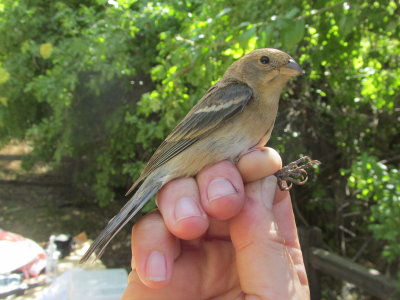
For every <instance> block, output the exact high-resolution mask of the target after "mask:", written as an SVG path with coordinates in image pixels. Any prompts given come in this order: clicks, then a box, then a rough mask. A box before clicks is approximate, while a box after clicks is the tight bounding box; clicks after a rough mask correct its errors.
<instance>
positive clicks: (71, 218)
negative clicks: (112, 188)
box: [0, 144, 130, 269]
mask: <svg viewBox="0 0 400 300" xmlns="http://www.w3.org/2000/svg"><path fill="white" fill-rule="evenodd" d="M29 150H30V149H29V147H27V146H25V145H21V144H19V145H15V144H14V145H9V146H7V147H6V148H4V149H2V150H1V151H0V157H1V155H3V158H4V155H26V154H27V153H29ZM60 172H61V173H60ZM63 173H64V174H65V173H66V174H68V173H67V172H62V171H54V170H50V169H49V168H48V167H46V166H38V167H36V168H34V169H33V170H32V171H31V172H26V171H24V170H22V169H21V162H20V160H5V159H3V160H2V159H0V211H1V213H0V228H2V229H3V230H7V231H11V232H15V233H18V234H20V235H23V236H25V237H27V238H30V239H32V240H34V241H36V242H38V243H39V244H42V245H44V244H45V243H46V242H47V241H48V238H49V236H50V235H51V234H58V233H66V234H71V235H73V236H75V235H77V234H79V233H81V232H86V233H87V234H88V236H89V238H91V239H94V238H95V237H96V235H97V234H98V233H99V232H100V231H101V230H102V229H103V226H104V225H105V224H106V223H107V220H109V219H110V218H111V217H112V216H113V215H114V214H115V212H117V211H118V209H119V208H120V207H121V206H122V204H123V203H117V202H115V203H113V204H112V205H110V206H109V207H107V208H105V209H104V208H103V209H101V208H99V207H98V206H96V205H95V204H90V205H88V204H87V203H94V202H93V201H82V196H81V195H80V196H79V199H80V201H79V202H80V203H81V204H79V202H78V201H77V199H78V198H77V195H76V193H75V191H74V189H73V187H72V186H71V185H70V184H69V183H68V179H65V175H63ZM83 200H85V199H83ZM86 200H87V199H86ZM127 227H128V226H127ZM129 236H130V228H126V229H125V231H123V232H121V234H119V235H118V237H117V238H116V240H115V241H113V242H112V243H111V245H110V246H109V248H108V249H107V251H106V253H105V254H104V257H103V259H102V260H103V262H104V263H105V265H107V267H122V268H126V269H129V268H130V244H129V243H130V240H129Z"/></svg>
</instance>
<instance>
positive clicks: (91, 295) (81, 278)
mask: <svg viewBox="0 0 400 300" xmlns="http://www.w3.org/2000/svg"><path fill="white" fill-rule="evenodd" d="M127 284H128V274H127V272H126V271H125V270H124V269H106V270H93V271H82V272H76V273H74V275H73V278H72V279H71V282H70V284H69V291H68V300H119V299H121V296H122V293H123V291H124V289H125V288H126V286H127Z"/></svg>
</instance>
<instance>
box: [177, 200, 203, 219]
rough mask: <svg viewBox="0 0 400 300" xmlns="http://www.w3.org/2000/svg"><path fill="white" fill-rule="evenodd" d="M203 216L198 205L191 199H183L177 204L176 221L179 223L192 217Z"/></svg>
mask: <svg viewBox="0 0 400 300" xmlns="http://www.w3.org/2000/svg"><path fill="white" fill-rule="evenodd" d="M201 215H202V213H201V211H200V209H199V206H198V204H197V203H196V201H195V200H194V199H192V198H190V197H183V198H181V199H179V200H178V202H177V203H176V206H175V219H176V220H177V221H180V220H182V219H186V218H190V217H200V216H201Z"/></svg>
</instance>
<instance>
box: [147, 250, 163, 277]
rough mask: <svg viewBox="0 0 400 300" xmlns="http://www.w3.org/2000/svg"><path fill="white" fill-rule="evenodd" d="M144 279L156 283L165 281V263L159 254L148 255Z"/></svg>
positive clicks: (157, 252) (154, 252) (155, 252)
mask: <svg viewBox="0 0 400 300" xmlns="http://www.w3.org/2000/svg"><path fill="white" fill-rule="evenodd" d="M146 279H147V280H150V281H157V282H158V281H165V280H167V263H166V261H165V257H164V254H162V253H161V252H159V251H153V252H151V253H150V255H149V257H148V259H147V265H146Z"/></svg>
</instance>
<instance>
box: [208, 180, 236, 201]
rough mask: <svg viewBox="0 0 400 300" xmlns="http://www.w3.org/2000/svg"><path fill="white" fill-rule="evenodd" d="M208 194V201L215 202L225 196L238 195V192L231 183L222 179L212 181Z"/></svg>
mask: <svg viewBox="0 0 400 300" xmlns="http://www.w3.org/2000/svg"><path fill="white" fill-rule="evenodd" d="M207 193H208V200H209V201H213V200H215V199H218V198H221V197H223V196H227V195H232V194H236V193H237V192H236V189H235V188H234V187H233V185H232V183H230V181H228V180H226V179H225V178H222V177H220V178H215V179H214V180H213V181H211V183H210V184H209V185H208V191H207Z"/></svg>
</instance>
